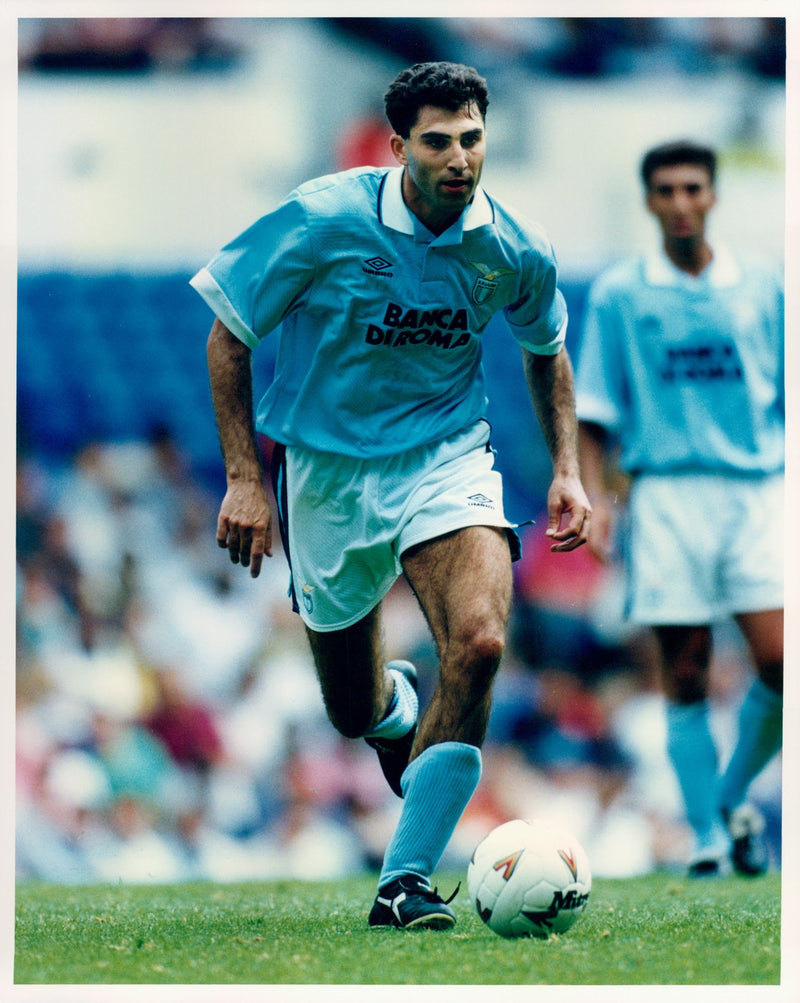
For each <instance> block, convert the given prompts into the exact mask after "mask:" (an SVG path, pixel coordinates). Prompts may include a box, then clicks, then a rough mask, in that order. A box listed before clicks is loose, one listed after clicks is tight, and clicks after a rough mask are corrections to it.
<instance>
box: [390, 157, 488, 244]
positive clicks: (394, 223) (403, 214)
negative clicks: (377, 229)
mask: <svg viewBox="0 0 800 1003" xmlns="http://www.w3.org/2000/svg"><path fill="white" fill-rule="evenodd" d="M403 170H404V168H403V167H393V168H391V169H390V170H389V172H388V174H387V175H386V181H385V183H384V185H383V188H382V190H381V193H380V205H379V207H378V212H379V216H380V219H381V221H382V222H383V223H384V224H385V225H386V226H390V227H391V228H392V229H393V230H399V231H400V233H408V234H410V235H411V236H414V235H415V234H417V233H419V232H420V231H419V227H421V226H422V224H420V223H419V221H418V220H417V218H416V216H415V215H414V214H413V213H412V212H411V210H410V209H409V208H408V206H407V205H406V204H405V201H404V200H403V189H402V179H403ZM492 222H494V213H493V212H492V206H491V203H490V202H489V199H488V198H487V196H486V193H485V192H484V190H483V189H482V188H481V187H480V185H478V187H477V188H476V189H475V195H474V197H473V199H472V201H471V202H470V204H469V205H468V206H467V208H466V209H465V210H464V212H463V213H462V214H461V216H460V217H459V218H458V220H457V221H456V222H455V223H454V224H453V225H452V226H451V227H449V229H447V230H445V232H444V233H443V234H440V236H439V237H438V238H437V243H440V244H451V243H460V242H461V234H462V233H463V232H464V231H465V230H474V229H476V227H479V226H486V224H487V223H492ZM426 232H430V231H426Z"/></svg>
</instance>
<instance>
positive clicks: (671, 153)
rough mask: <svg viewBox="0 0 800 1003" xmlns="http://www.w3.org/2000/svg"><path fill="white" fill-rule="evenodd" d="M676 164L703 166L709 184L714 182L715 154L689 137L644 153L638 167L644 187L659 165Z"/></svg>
mask: <svg viewBox="0 0 800 1003" xmlns="http://www.w3.org/2000/svg"><path fill="white" fill-rule="evenodd" d="M676 164H699V165H700V166H701V167H705V169H706V170H707V171H708V176H709V178H710V180H711V184H712V185H713V184H714V181H715V178H716V174H717V155H716V153H715V152H714V150H712V149H711V147H710V146H704V145H702V144H701V143H695V142H694V141H692V140H690V139H680V140H677V141H675V142H671V143H662V144H661V145H660V146H654V147H653V148H652V149H651V150H648V151H647V153H645V155H644V157H643V158H642V164H641V167H640V174H641V178H642V181H643V182H644V186H645V188H649V187H650V181H651V179H652V177H653V174H654V172H655V171H657V170H658V168H659V167H674V166H675V165H676Z"/></svg>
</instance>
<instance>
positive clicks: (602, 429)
mask: <svg viewBox="0 0 800 1003" xmlns="http://www.w3.org/2000/svg"><path fill="white" fill-rule="evenodd" d="M715 175H716V155H715V152H714V151H713V150H712V149H709V148H707V147H705V146H702V145H697V144H695V143H691V142H675V143H668V144H664V145H661V146H658V147H656V148H655V149H652V150H650V151H649V152H648V153H647V154H646V155H645V156H644V158H643V160H642V164H641V177H642V181H643V183H644V191H645V198H646V204H647V209H648V210H649V211H650V213H651V214H652V215H653V216H654V217H655V220H656V221H657V223H658V226H659V228H660V231H661V248H660V250H659V251H658V252H657V253H655V254H654V255H652V256H649V257H643V258H635V259H633V260H629V261H625V262H623V263H620V264H617V265H616V266H613V267H612V268H610V269H609V270H608V271H607V272H606V273H605V274H603V275H601V276H600V277H599V278H598V279H597V281H596V282H595V284H594V285H593V287H592V290H591V292H590V297H589V304H588V307H587V315H586V323H585V329H584V334H583V340H582V344H581V350H580V356H579V363H578V366H577V412H578V417H579V441H580V448H581V467H582V473H583V478H584V483H585V485H586V488H587V491H588V494H589V497H590V499H591V501H592V504H593V507H594V514H593V522H592V531H591V535H590V541H589V544H590V547H591V549H592V550H593V551H594V552H595V553H596V554H597V555H598V556H600V557H601V558H602V559H608V557H609V555H610V554H611V552H612V547H613V544H612V522H613V517H614V507H613V503H612V501H611V496H610V495H609V493H608V492H607V491H606V484H608V483H609V480H608V475H609V472H610V470H611V471H613V467H614V464H615V463H618V465H619V468H620V469H621V470H622V471H623V472H624V473H626V474H627V475H629V477H630V494H629V501H628V510H627V513H626V516H627V521H626V523H625V526H624V530H623V534H622V535H621V537H620V545H621V547H622V548H623V549H624V550H625V551H626V564H627V573H628V613H629V616H630V617H631V619H632V620H633V621H635V622H638V623H641V624H648V625H651V626H653V627H654V631H655V637H656V639H657V648H658V650H659V652H660V656H661V662H662V677H663V686H664V691H665V696H666V701H667V710H666V716H667V748H668V753H669V756H670V759H671V761H672V763H673V765H674V768H675V771H676V774H677V777H678V780H679V784H680V788H681V791H682V795H683V800H684V802H685V808H686V813H687V818H688V822H689V824H690V827H691V829H692V830H693V832H694V837H695V842H696V845H695V848H694V851H693V856H692V859H691V862H690V866H689V873H690V875H692V876H696V877H700V876H715V875H720V874H724V873H726V872H729V871H730V865H731V863H732V864H733V867H734V868H735V870H736V871H737V872H739V873H741V874H747V875H757V874H761V873H763V872H764V871H765V870H766V868H767V865H768V859H767V853H766V846H765V841H764V837H763V829H764V823H763V819H762V818H761V816H760V813H759V812H758V811H757V810H756V808H755V806H753V805H750V804H748V803H747V800H746V795H747V790H748V787H749V785H750V783H751V781H752V780H753V779H754V778H755V777H756V776H757V774H758V773H759V772H760V771H761V770H762V769H763V767H764V766H765V765H766V764H767V763H768V762H769V761H770V759H772V757H773V755H774V754H775V753H776V752H777V751H778V749H779V748H780V746H781V740H782V705H783V698H782V684H783V588H782V582H783V560H782V555H783V537H782V533H781V525H782V514H783V467H784V364H783V293H782V285H781V282H780V279H779V276H778V275H777V273H776V272H775V271H774V270H773V269H772V268H769V267H767V266H765V265H764V264H762V263H760V262H759V261H757V260H754V259H751V258H741V257H737V256H734V254H733V253H732V252H731V251H730V250H728V249H726V248H725V247H724V246H723V245H722V244H719V243H716V242H715V244H714V246H713V247H712V246H711V244H710V243H709V240H708V237H707V234H706V225H707V220H708V216H709V213H710V212H711V210H712V209H713V208H714V204H715V202H716V192H715ZM728 617H735V619H736V621H737V623H738V625H739V627H740V628H741V631H742V633H743V636H744V638H745V639H746V642H747V645H748V647H749V651H750V653H751V654H752V660H753V663H754V667H755V676H754V680H753V682H752V685H751V686H750V688H749V692H748V693H747V694H746V696H745V698H744V702H743V704H742V707H741V711H740V716H739V727H738V737H737V744H736V746H735V749H734V751H733V754H732V757H731V759H730V761H729V762H728V764H727V768H726V769H725V772H724V774H723V775H722V776H721V777H720V776H719V772H718V753H717V749H716V747H715V742H714V739H713V737H712V733H711V730H710V728H709V715H708V684H709V664H710V660H711V654H712V625H713V623H714V622H715V621H717V620H719V619H720V618H728Z"/></svg>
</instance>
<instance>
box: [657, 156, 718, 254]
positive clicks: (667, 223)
mask: <svg viewBox="0 0 800 1003" xmlns="http://www.w3.org/2000/svg"><path fill="white" fill-rule="evenodd" d="M715 202H716V195H715V193H714V187H713V185H712V184H711V178H710V177H709V174H708V171H707V170H706V168H705V167H703V166H702V165H701V164H675V165H674V166H671V167H659V168H657V169H656V170H655V171H653V174H652V177H651V178H650V187H649V189H648V192H647V208H648V209H649V210H650V212H651V213H653V215H654V216H655V217H656V219H657V220H658V222H659V224H660V225H661V230H662V232H663V234H664V237H665V239H666V240H668V241H675V240H698V239H702V238H703V237H704V235H705V226H706V216H707V215H708V213H709V211H710V210H711V209H712V208H713V206H714V203H715Z"/></svg>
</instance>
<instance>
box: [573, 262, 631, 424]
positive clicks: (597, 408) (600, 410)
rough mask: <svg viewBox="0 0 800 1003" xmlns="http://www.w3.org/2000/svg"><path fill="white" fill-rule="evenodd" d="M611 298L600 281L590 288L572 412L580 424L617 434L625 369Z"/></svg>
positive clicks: (608, 291) (603, 282) (623, 392)
mask: <svg viewBox="0 0 800 1003" xmlns="http://www.w3.org/2000/svg"><path fill="white" fill-rule="evenodd" d="M616 310H617V307H616V305H615V300H614V296H613V295H612V293H611V290H610V288H609V285H608V283H607V282H606V281H605V280H604V279H603V278H601V279H600V280H598V281H597V282H596V283H595V284H594V285H593V286H592V288H591V290H590V292H589V299H588V302H587V305H586V313H585V315H584V324H583V331H582V334H581V341H580V349H579V351H578V358H577V362H576V370H575V411H576V414H577V416H578V418H579V419H580V420H581V421H586V422H592V423H594V424H596V425H601V426H602V427H603V428H605V429H608V431H610V432H617V431H618V430H619V428H620V425H621V422H622V417H623V414H624V401H625V388H624V384H623V372H624V366H623V365H622V364H621V360H620V356H619V352H618V350H617V349H618V339H619V337H620V325H619V323H618V322H617V320H616Z"/></svg>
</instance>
